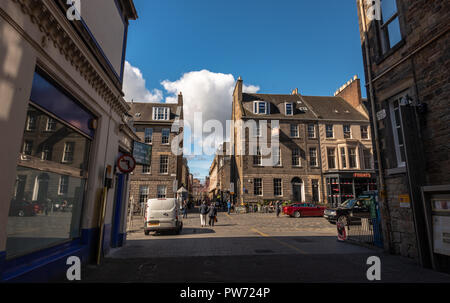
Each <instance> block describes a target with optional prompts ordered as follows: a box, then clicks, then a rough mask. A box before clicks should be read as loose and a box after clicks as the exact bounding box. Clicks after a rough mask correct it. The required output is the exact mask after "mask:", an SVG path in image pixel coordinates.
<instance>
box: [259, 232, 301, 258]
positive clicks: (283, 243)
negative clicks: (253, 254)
mask: <svg viewBox="0 0 450 303" xmlns="http://www.w3.org/2000/svg"><path fill="white" fill-rule="evenodd" d="M251 231H252V232H255V233H257V234H259V235H260V236H262V237H265V238H268V239H270V240H272V241H274V242H277V243H279V244H281V245H284V246H286V247H289V248H291V249H293V250H295V251H297V252H298V253H300V254H302V255H307V254H308V253H307V252H305V251H303V250H301V249H300V248H298V247H296V246H294V245H291V244H289V243H286V242H284V241H282V240H278V239H277V238H274V237H272V236H270V235H268V234H265V233H263V232H262V231H259V230H257V229H256V228H252V229H251Z"/></svg>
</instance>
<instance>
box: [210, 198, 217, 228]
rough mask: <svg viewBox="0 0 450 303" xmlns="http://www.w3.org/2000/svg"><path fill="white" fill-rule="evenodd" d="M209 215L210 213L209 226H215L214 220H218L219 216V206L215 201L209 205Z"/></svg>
mask: <svg viewBox="0 0 450 303" xmlns="http://www.w3.org/2000/svg"><path fill="white" fill-rule="evenodd" d="M208 215H209V226H213V227H214V222H215V221H216V216H217V208H216V205H215V204H214V203H211V206H210V207H209V212H208Z"/></svg>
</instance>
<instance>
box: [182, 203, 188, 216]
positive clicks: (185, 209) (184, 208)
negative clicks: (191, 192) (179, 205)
mask: <svg viewBox="0 0 450 303" xmlns="http://www.w3.org/2000/svg"><path fill="white" fill-rule="evenodd" d="M187 213H188V205H187V203H186V201H184V203H183V219H184V218H187Z"/></svg>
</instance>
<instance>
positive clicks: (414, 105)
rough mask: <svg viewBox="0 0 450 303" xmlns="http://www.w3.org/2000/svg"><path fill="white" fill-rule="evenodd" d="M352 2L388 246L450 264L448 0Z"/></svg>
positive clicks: (428, 263)
mask: <svg viewBox="0 0 450 303" xmlns="http://www.w3.org/2000/svg"><path fill="white" fill-rule="evenodd" d="M357 3H358V17H359V28H360V36H361V46H362V53H363V62H364V68H365V77H366V82H367V96H368V97H369V101H370V111H371V116H370V118H371V123H372V126H373V133H374V138H375V147H376V151H377V153H376V164H377V165H376V166H377V169H378V174H379V177H380V178H379V183H380V204H381V207H382V216H383V229H384V236H385V241H384V242H385V247H386V249H387V250H389V251H390V252H392V253H395V254H400V255H403V256H407V257H410V258H414V259H416V260H417V261H418V263H420V264H422V265H423V266H425V267H433V268H435V269H438V270H445V271H449V268H450V266H449V264H450V263H449V255H450V238H449V237H448V235H450V217H448V209H449V208H450V202H449V194H450V185H449V184H450V152H449V145H448V144H449V142H450V130H449V127H448V124H449V123H448V120H449V117H450V106H449V100H450V89H449V81H448V79H450V69H449V68H448V67H449V63H450V62H449V61H450V58H449V53H450V50H449V46H450V43H449V33H448V29H449V26H448V20H449V15H450V13H449V12H450V3H449V2H448V1H427V0H404V1H395V0H383V1H382V2H381V7H376V6H373V7H369V6H368V4H367V3H366V1H361V0H358V1H357ZM445 209H447V210H445ZM446 214H447V215H446Z"/></svg>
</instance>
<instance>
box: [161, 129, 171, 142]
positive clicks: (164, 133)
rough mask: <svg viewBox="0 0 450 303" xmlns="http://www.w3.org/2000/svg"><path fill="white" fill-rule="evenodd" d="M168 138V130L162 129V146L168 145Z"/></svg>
mask: <svg viewBox="0 0 450 303" xmlns="http://www.w3.org/2000/svg"><path fill="white" fill-rule="evenodd" d="M169 136H170V129H168V128H164V129H163V130H162V144H168V143H169Z"/></svg>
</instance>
